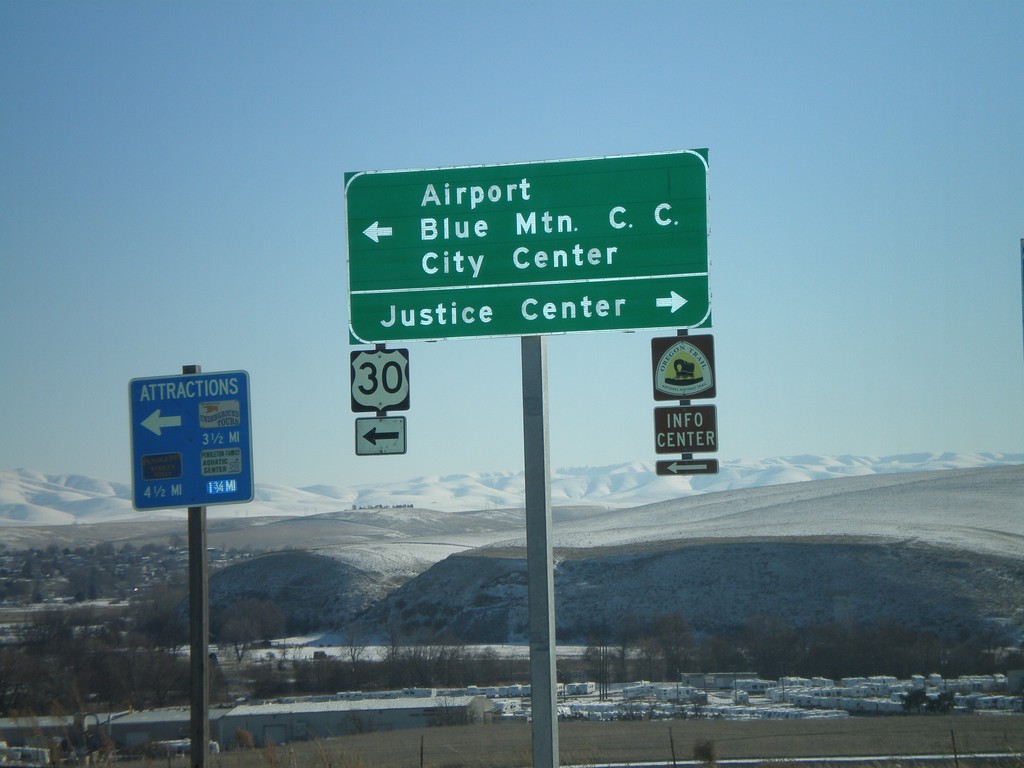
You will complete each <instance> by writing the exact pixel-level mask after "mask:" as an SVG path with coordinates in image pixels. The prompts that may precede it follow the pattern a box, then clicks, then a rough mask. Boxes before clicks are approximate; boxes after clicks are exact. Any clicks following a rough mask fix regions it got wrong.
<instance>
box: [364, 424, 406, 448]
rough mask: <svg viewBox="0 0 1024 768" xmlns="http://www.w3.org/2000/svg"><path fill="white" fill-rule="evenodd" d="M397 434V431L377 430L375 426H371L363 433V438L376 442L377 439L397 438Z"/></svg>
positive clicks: (369, 441)
mask: <svg viewBox="0 0 1024 768" xmlns="http://www.w3.org/2000/svg"><path fill="white" fill-rule="evenodd" d="M398 438H399V434H398V433H397V432H378V431H377V428H376V427H373V428H372V429H371V430H370V431H369V432H367V433H366V434H365V435H363V440H366V441H367V442H368V443H373V444H374V445H376V444H377V441H378V440H397V439H398Z"/></svg>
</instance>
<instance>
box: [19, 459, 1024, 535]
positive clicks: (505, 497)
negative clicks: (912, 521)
mask: <svg viewBox="0 0 1024 768" xmlns="http://www.w3.org/2000/svg"><path fill="white" fill-rule="evenodd" d="M1011 464H1024V454H1006V453H941V454H940V453H917V454H904V455H898V456H790V457H785V458H775V459H759V460H739V461H726V462H722V465H721V471H720V472H719V474H716V475H694V476H690V477H662V476H659V475H656V474H655V472H654V465H653V463H651V462H633V463H628V464H616V465H611V466H605V467H571V468H563V469H558V470H554V471H553V472H552V477H551V496H552V504H553V505H554V506H569V505H575V506H579V505H582V506H598V507H606V508H609V509H613V508H624V507H636V506H641V505H645V504H652V503H656V502H662V501H668V500H671V499H676V498H681V497H687V496H692V495H694V494H703V493H715V492H721V491H732V490H738V489H743V488H757V487H764V486H772V485H781V484H786V483H800V482H806V481H810V480H828V479H836V478H844V477H858V476H865V475H877V474H891V473H902V472H920V471H936V470H944V469H969V468H981V467H996V466H1005V465H1011ZM523 495H524V477H523V473H522V472H492V473H465V474H453V475H444V476H438V475H429V476H422V477H417V478H414V479H412V480H407V481H404V482H394V483H387V484H373V485H369V484H366V485H352V486H336V485H313V486H308V487H305V488H292V487H288V486H283V485H272V484H263V483H257V484H256V498H255V499H254V500H253V501H252V502H250V503H248V504H237V505H224V506H215V507H210V508H209V510H208V515H209V517H210V518H211V519H216V518H239V517H295V516H309V515H317V514H323V513H327V512H337V511H343V510H352V509H365V508H387V507H404V506H412V507H416V508H419V509H431V510H437V511H444V512H466V511H471V510H496V509H518V508H521V507H522V506H523V504H524V502H523ZM182 514H183V513H182V512H181V511H178V510H161V511H156V512H154V511H147V512H138V511H136V510H134V509H133V508H132V505H131V488H130V486H129V485H128V484H126V483H118V482H111V481H107V480H100V479H96V478H92V477H85V476H82V475H52V474H46V473H45V472H41V471H37V470H30V469H12V470H0V526H51V525H71V524H85V523H104V522H116V521H129V520H154V519H178V518H180V517H181V516H182Z"/></svg>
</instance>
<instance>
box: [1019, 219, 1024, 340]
mask: <svg viewBox="0 0 1024 768" xmlns="http://www.w3.org/2000/svg"><path fill="white" fill-rule="evenodd" d="M1020 321H1021V328H1022V333H1024V237H1022V238H1021V239H1020Z"/></svg>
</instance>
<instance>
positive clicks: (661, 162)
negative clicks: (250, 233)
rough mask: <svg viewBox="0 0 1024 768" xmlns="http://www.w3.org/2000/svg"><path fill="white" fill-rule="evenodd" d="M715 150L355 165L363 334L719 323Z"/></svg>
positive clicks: (354, 265)
mask: <svg viewBox="0 0 1024 768" xmlns="http://www.w3.org/2000/svg"><path fill="white" fill-rule="evenodd" d="M707 156H708V153H707V150H705V149H697V150H683V151H679V152H663V153H658V154H651V155H626V156H619V157H602V158H583V159H577V160H558V161H550V162H536V163H518V164H508V165H492V166H462V167H453V168H435V169H425V170H411V171H369V172H357V173H347V174H345V208H346V217H347V222H348V233H349V235H348V278H349V280H348V284H349V328H350V330H351V334H352V337H353V339H354V340H356V341H358V342H365V343H375V344H380V343H387V342H392V341H412V340H421V341H429V340H440V339H450V338H482V337H490V336H533V335H546V334H554V333H574V332H590V331H614V330H642V329H648V328H650V329H654V328H700V327H705V326H708V325H710V324H711V301H710V297H711V291H710V286H709V281H708V215H707V204H708V198H707V174H708V161H707ZM381 222H387V224H386V225H382V223H381ZM665 310H668V311H665Z"/></svg>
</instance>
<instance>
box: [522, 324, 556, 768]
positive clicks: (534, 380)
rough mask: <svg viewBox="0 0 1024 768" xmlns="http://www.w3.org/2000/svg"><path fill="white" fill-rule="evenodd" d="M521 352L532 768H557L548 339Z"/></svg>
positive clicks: (529, 339)
mask: <svg viewBox="0 0 1024 768" xmlns="http://www.w3.org/2000/svg"><path fill="white" fill-rule="evenodd" d="M521 347H522V359H523V453H524V457H525V468H526V572H527V599H528V601H529V607H528V616H529V630H528V631H529V637H530V697H531V701H532V709H533V765H534V768H557V766H558V706H557V700H556V697H555V655H556V654H555V577H554V570H553V568H554V562H553V557H552V544H551V483H550V477H551V472H550V452H549V449H548V375H547V350H548V348H547V339H546V338H545V337H543V336H524V337H523V339H522V341H521Z"/></svg>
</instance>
